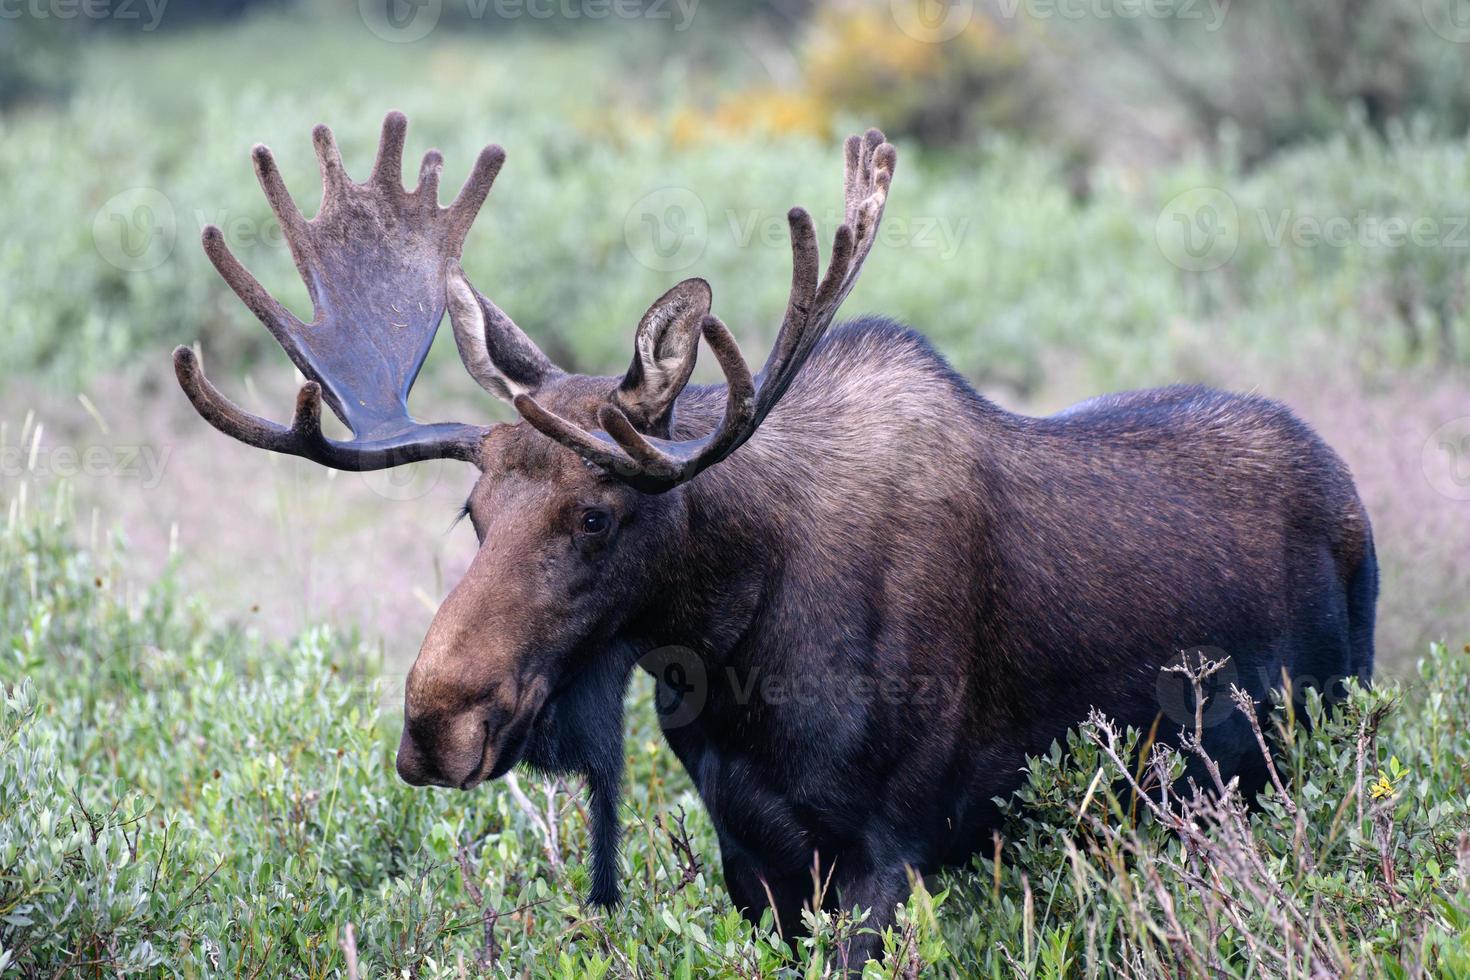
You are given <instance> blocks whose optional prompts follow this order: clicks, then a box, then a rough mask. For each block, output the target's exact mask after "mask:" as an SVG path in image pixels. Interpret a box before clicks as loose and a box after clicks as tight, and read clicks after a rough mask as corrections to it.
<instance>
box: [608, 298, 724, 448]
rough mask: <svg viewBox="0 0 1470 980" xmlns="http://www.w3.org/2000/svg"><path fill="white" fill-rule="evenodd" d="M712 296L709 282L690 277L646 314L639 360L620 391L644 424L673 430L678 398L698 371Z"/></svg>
mask: <svg viewBox="0 0 1470 980" xmlns="http://www.w3.org/2000/svg"><path fill="white" fill-rule="evenodd" d="M710 300H711V297H710V288H709V283H707V282H705V281H704V280H703V279H685V280H684V281H683V282H681V283H679V284H678V285H677V286H675V287H674V288H673V289H670V290H669V291H668V292H666V293H664V294H663V295H662V296H660V297H659V298H658V299H657V300H655V301H654V304H653V305H652V306H650V307H649V308H648V312H647V313H645V314H643V319H642V320H641V321H640V322H639V324H638V333H637V336H635V337H634V339H633V363H632V364H631V365H630V366H629V367H628V373H627V374H625V375H623V381H622V384H620V385H618V390H617V395H616V397H617V401H618V405H619V407H621V408H622V409H623V411H625V412H626V413H627V414H628V415H629V416H630V417H631V418H632V419H633V420H634V421H635V422H636V423H639V424H641V426H642V427H644V428H646V429H649V430H651V431H655V432H659V433H664V432H667V429H668V424H669V419H670V414H671V413H670V410H671V409H672V408H673V407H674V399H676V398H678V397H679V392H681V391H683V390H684V385H685V384H686V383H688V381H689V375H690V373H691V372H693V370H694V359H695V357H696V355H698V353H699V330H700V323H701V322H703V320H704V318H705V316H706V315H707V314H708V313H709V309H710Z"/></svg>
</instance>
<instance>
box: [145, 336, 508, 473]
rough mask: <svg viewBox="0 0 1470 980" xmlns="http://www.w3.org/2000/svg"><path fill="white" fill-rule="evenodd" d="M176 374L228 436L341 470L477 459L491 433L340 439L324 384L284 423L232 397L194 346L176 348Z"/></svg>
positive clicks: (465, 428) (468, 429) (303, 394)
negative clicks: (325, 417) (328, 424)
mask: <svg viewBox="0 0 1470 980" xmlns="http://www.w3.org/2000/svg"><path fill="white" fill-rule="evenodd" d="M174 374H175V375H176V376H177V377H178V379H179V386H180V387H181V388H183V389H184V394H185V395H187V396H188V397H189V401H190V402H192V403H193V405H194V408H195V410H196V411H198V413H199V414H200V416H202V417H203V418H204V420H205V421H206V422H208V423H209V424H210V425H212V426H214V427H215V428H216V429H218V430H219V431H220V432H223V433H224V434H225V435H227V436H231V437H233V438H235V439H238V440H240V441H241V442H243V443H245V444H247V445H250V446H255V447H256V448H258V449H268V450H270V451H271V452H277V453H284V454H286V455H290V456H300V457H302V458H304V459H309V460H312V461H313V462H317V463H321V464H322V465H323V466H330V467H331V468H333V469H338V470H351V471H354V472H362V471H366V470H381V469H386V468H388V467H390V466H398V465H400V464H403V463H416V462H420V461H423V460H426V459H460V460H464V461H466V462H475V461H476V460H477V459H478V458H479V452H480V440H481V439H483V438H484V435H485V433H486V432H487V431H488V430H487V429H486V428H484V427H482V426H475V425H463V424H461V423H454V422H451V423H439V424H436V425H429V426H422V427H421V428H422V429H424V430H430V432H429V433H428V435H430V436H432V438H426V437H425V433H423V432H419V433H414V434H413V438H412V439H408V438H404V437H403V436H404V435H405V434H400V435H399V437H397V438H389V439H383V440H377V441H353V442H345V443H344V442H338V441H336V440H334V439H329V438H328V437H327V436H326V435H325V434H324V433H323V432H322V387H321V385H319V384H317V383H316V382H315V381H308V382H306V383H305V384H304V385H302V386H301V390H300V391H298V392H297V393H296V407H295V410H294V411H293V412H292V413H291V424H290V425H289V426H284V425H280V424H279V423H276V422H272V421H270V420H269V419H263V418H261V417H260V416H258V415H254V414H251V413H250V412H247V411H245V410H244V409H243V408H241V407H240V406H238V405H236V404H235V403H234V402H232V401H230V399H229V398H227V397H226V396H225V395H224V394H223V393H222V392H221V391H220V390H219V389H218V388H216V387H215V386H214V383H213V382H211V381H210V380H209V378H208V377H207V376H206V375H205V373H204V368H203V367H202V366H201V365H200V363H199V358H198V356H197V355H196V354H195V353H194V351H193V349H192V348H189V347H183V346H180V347H177V348H175V349H174Z"/></svg>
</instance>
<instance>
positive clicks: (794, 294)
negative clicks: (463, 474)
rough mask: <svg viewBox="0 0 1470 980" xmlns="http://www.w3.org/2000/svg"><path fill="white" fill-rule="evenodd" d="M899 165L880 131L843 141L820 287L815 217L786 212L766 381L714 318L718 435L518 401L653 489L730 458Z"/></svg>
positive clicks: (563, 437)
mask: <svg viewBox="0 0 1470 980" xmlns="http://www.w3.org/2000/svg"><path fill="white" fill-rule="evenodd" d="M896 159H897V151H895V150H894V148H893V147H892V146H891V145H889V144H888V143H886V142H885V141H884V139H883V134H882V133H881V132H879V131H878V130H876V129H870V130H868V132H867V133H866V134H865V135H864V136H861V137H858V136H852V137H849V138H848V140H847V141H846V143H845V144H844V165H845V166H844V171H845V172H844V178H843V205H844V212H845V218H846V220H845V221H844V223H843V224H842V225H841V226H839V227H838V229H837V232H836V234H835V236H834V237H833V242H832V256H831V260H830V261H829V263H828V266H827V272H826V274H825V275H822V276H821V278H820V281H819V280H818V276H819V275H820V273H821V257H820V255H819V254H818V250H817V238H816V230H815V229H814V227H813V225H812V219H811V216H810V215H809V214H807V212H806V211H804V210H803V209H801V208H792V209H791V211H790V212H788V214H787V222H788V224H789V226H790V229H791V292H790V295H789V297H788V299H787V304H786V315H785V317H784V318H783V319H782V321H781V329H780V331H779V332H778V333H777V335H776V341H775V343H774V345H772V348H771V352H770V354H769V355H768V356H767V357H766V362H765V365H764V366H763V367H762V368H761V372H760V374H759V375H758V376H756V377H754V378H752V377H751V375H750V369H749V368H748V367H746V364H745V360H744V358H742V357H741V355H740V349H739V347H738V345H737V344H736V343H735V338H734V337H732V336H731V335H730V331H729V330H728V329H727V328H726V327H725V325H724V324H723V323H722V322H720V319H719V318H718V317H716V316H713V315H709V316H706V317H705V318H704V320H703V321H702V322H701V324H700V329H701V332H702V334H703V335H704V339H705V342H706V343H707V344H709V346H710V348H711V349H712V350H713V351H714V353H715V357H716V358H718V359H719V362H720V368H721V369H722V370H723V371H724V373H725V383H726V399H725V411H724V414H723V416H722V417H721V419H720V423H719V425H718V426H717V427H716V428H715V430H714V431H713V432H711V433H710V434H708V435H705V436H701V437H699V438H696V439H686V440H682V441H673V440H668V439H659V438H655V437H652V436H646V435H644V434H643V433H641V432H639V431H638V430H637V429H636V428H635V427H634V425H633V423H632V422H631V421H629V419H628V417H627V416H626V415H625V414H624V413H623V412H622V410H621V409H620V408H618V407H617V406H616V405H614V404H611V403H609V404H607V405H604V406H603V407H602V408H601V409H600V410H599V412H598V422H599V423H600V424H601V426H602V431H601V432H597V433H593V432H589V431H587V430H586V429H583V428H581V427H580V426H578V425H575V424H573V423H572V422H569V421H567V420H566V419H564V418H561V417H560V416H558V415H556V414H554V413H552V412H548V411H547V410H546V409H544V408H542V407H541V406H540V405H539V404H537V402H536V401H535V399H533V398H531V397H530V396H528V395H519V396H517V397H516V398H515V406H516V408H517V409H518V410H519V411H520V413H521V416H522V417H523V418H524V419H525V420H526V421H527V422H529V423H530V424H531V425H532V426H533V427H534V428H536V429H537V430H538V431H540V432H542V433H543V434H545V435H547V436H549V437H550V438H552V439H554V440H556V441H557V442H559V443H561V444H562V445H564V446H566V447H568V448H569V449H571V450H573V451H574V452H576V453H579V454H580V455H581V456H582V457H583V458H584V459H586V460H587V461H588V462H590V463H593V464H595V465H597V466H601V467H602V468H603V469H605V470H607V471H608V472H609V473H611V474H613V475H614V476H616V477H617V478H618V479H621V480H622V481H623V482H625V483H627V484H629V485H630V486H633V487H634V488H636V489H639V490H643V491H645V492H648V493H662V492H663V491H665V490H669V489H672V488H673V487H675V486H678V485H679V484H680V483H684V482H686V481H688V480H690V479H692V478H693V477H694V476H695V475H696V474H698V473H699V472H701V471H702V470H705V469H707V468H709V467H710V466H713V465H714V464H715V463H718V462H719V461H720V460H722V459H724V458H725V457H727V456H728V455H730V453H732V452H734V451H735V450H736V449H738V448H739V447H740V446H741V445H742V444H743V443H744V442H745V441H746V440H747V439H749V438H750V437H751V436H752V435H753V434H754V433H755V431H756V429H757V428H758V427H759V426H760V424H761V422H762V421H763V420H764V419H765V417H766V415H767V413H769V412H770V411H771V409H772V408H773V407H774V406H775V404H776V402H777V401H778V400H779V399H780V398H781V396H782V394H784V393H785V391H786V389H787V387H789V386H790V384H791V382H792V379H794V378H795V377H796V375H797V373H798V372H799V371H800V369H801V366H802V365H803V364H804V363H805V362H806V360H807V358H808V357H809V356H810V355H811V352H812V350H813V349H814V348H815V347H816V345H817V343H818V342H819V341H820V340H821V339H822V336H823V335H824V334H825V333H826V330H827V327H828V325H830V324H831V322H832V318H833V317H834V316H835V315H836V312H837V309H838V307H839V306H840V305H841V304H842V300H843V298H844V297H845V296H846V295H847V293H848V291H850V290H851V289H852V286H853V283H854V282H855V280H856V278H857V274H858V270H859V269H860V268H861V266H862V263H863V259H865V258H866V257H867V254H868V251H869V250H870V249H871V248H872V246H873V242H874V241H875V240H876V238H877V228H878V222H879V221H880V220H881V218H882V215H883V204H884V201H885V199H886V197H887V193H888V187H889V185H890V182H891V181H892V177H893V168H894V164H895V161H896Z"/></svg>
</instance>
